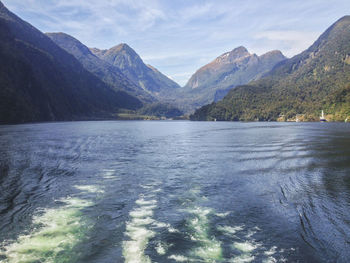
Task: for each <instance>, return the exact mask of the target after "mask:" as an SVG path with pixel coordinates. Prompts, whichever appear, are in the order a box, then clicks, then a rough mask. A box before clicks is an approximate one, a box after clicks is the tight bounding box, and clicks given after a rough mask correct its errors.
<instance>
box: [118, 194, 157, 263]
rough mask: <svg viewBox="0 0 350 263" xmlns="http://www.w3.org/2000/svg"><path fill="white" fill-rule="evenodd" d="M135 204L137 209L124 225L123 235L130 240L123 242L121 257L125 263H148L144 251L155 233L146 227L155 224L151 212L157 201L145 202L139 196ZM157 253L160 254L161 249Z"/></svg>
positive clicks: (131, 212) (142, 197)
mask: <svg viewBox="0 0 350 263" xmlns="http://www.w3.org/2000/svg"><path fill="white" fill-rule="evenodd" d="M135 203H136V204H137V205H138V206H139V207H137V208H135V209H134V210H132V211H130V213H129V215H130V217H131V221H129V222H127V223H126V233H125V235H126V236H128V237H129V239H130V240H126V241H124V242H123V256H124V258H125V262H126V263H149V262H151V260H150V258H149V257H148V256H147V255H145V254H144V251H145V249H146V247H147V244H148V241H149V239H150V238H152V237H154V236H155V232H154V231H152V230H150V229H148V228H147V226H149V225H151V224H154V222H155V220H154V219H153V218H152V216H153V210H154V209H155V208H156V207H157V206H156V203H157V201H156V200H145V199H144V196H143V195H141V196H140V198H139V199H138V200H136V202H135ZM159 251H160V252H162V251H161V249H160V250H159Z"/></svg>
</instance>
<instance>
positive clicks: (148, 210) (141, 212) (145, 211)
mask: <svg viewBox="0 0 350 263" xmlns="http://www.w3.org/2000/svg"><path fill="white" fill-rule="evenodd" d="M154 208H156V206H155V205H152V206H145V207H140V208H137V209H135V210H133V211H131V212H130V213H129V215H130V216H131V217H138V218H140V217H150V216H153V209H154Z"/></svg>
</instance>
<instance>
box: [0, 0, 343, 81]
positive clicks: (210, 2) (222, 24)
mask: <svg viewBox="0 0 350 263" xmlns="http://www.w3.org/2000/svg"><path fill="white" fill-rule="evenodd" d="M2 2H3V3H4V4H5V5H6V6H7V7H8V8H9V9H10V10H11V11H12V12H14V13H15V14H17V15H18V16H20V17H21V18H22V19H24V20H26V21H27V22H29V23H31V24H32V25H33V26H35V27H36V28H38V29H39V30H41V31H43V32H65V33H67V34H69V35H72V36H74V37H75V38H77V39H78V40H80V41H81V42H82V43H83V44H85V45H87V46H88V47H97V48H100V49H107V48H111V47H113V46H115V45H117V44H119V43H127V44H128V45H129V46H131V47H132V48H133V49H134V50H135V51H136V52H137V53H138V54H139V55H140V56H141V58H142V59H143V61H144V62H145V63H146V64H150V65H152V66H154V67H156V68H157V69H158V70H160V71H161V72H162V73H163V74H165V75H167V76H168V77H169V78H171V79H173V80H174V81H176V82H178V83H179V84H180V85H181V86H183V85H185V84H186V82H187V81H188V79H189V78H190V77H191V75H192V74H193V73H195V71H196V70H197V69H199V68H200V67H201V66H203V65H205V64H207V63H209V62H210V61H212V60H214V59H215V58H216V57H218V56H219V55H221V54H223V53H225V52H228V51H231V50H232V49H234V48H236V47H238V46H245V47H246V48H247V49H248V50H249V52H251V53H256V54H258V55H261V54H263V53H265V52H268V51H270V50H275V49H279V50H281V51H282V52H283V54H284V55H285V56H287V57H292V56H294V55H296V54H298V53H300V52H301V51H303V50H305V49H307V48H308V47H309V46H310V45H311V44H312V43H313V42H314V41H315V40H316V39H317V38H318V37H319V35H320V34H322V33H323V32H324V31H325V30H326V29H327V28H328V27H329V26H330V25H331V24H333V23H334V22H335V21H337V20H338V19H339V18H341V17H342V16H344V15H348V14H350V1H349V0H332V1H330V0H2Z"/></svg>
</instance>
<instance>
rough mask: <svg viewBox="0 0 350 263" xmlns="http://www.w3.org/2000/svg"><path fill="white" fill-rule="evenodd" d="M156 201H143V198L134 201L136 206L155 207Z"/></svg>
mask: <svg viewBox="0 0 350 263" xmlns="http://www.w3.org/2000/svg"><path fill="white" fill-rule="evenodd" d="M156 203H157V200H145V199H143V198H141V199H138V200H136V204H138V205H155V204H156Z"/></svg>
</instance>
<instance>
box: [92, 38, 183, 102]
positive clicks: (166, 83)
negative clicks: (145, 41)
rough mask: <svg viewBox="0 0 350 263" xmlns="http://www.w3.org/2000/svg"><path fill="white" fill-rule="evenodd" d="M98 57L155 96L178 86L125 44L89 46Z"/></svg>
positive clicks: (158, 96) (164, 94)
mask: <svg viewBox="0 0 350 263" xmlns="http://www.w3.org/2000/svg"><path fill="white" fill-rule="evenodd" d="M90 50H91V52H92V53H93V54H94V55H96V56H97V57H99V58H100V59H102V60H104V61H107V62H108V63H110V64H112V65H113V66H115V67H117V68H119V69H120V70H121V72H122V73H123V74H124V75H125V76H126V77H128V78H129V79H130V80H132V81H133V82H134V83H135V84H136V85H138V86H139V87H140V88H142V89H143V90H145V91H147V92H148V93H150V94H152V95H153V96H155V97H157V98H161V97H164V96H166V94H168V92H171V91H172V90H174V89H178V88H180V86H179V85H178V84H177V83H175V82H174V81H172V80H171V79H169V78H168V77H166V76H165V75H163V74H162V73H160V72H159V71H158V70H157V69H155V68H153V67H152V66H149V65H145V64H144V62H143V61H142V59H141V58H140V56H139V55H138V54H137V53H136V52H135V51H134V50H133V49H132V48H131V47H129V46H128V45H127V44H120V45H117V46H115V47H112V48H111V49H108V50H99V49H97V48H91V49H90Z"/></svg>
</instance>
